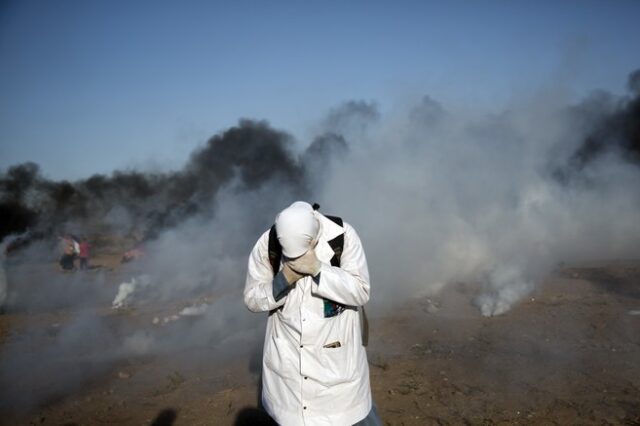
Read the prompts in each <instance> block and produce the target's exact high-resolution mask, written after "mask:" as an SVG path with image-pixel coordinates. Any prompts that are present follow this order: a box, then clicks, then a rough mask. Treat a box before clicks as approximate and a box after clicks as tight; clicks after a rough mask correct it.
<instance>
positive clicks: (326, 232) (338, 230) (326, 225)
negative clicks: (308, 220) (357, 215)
mask: <svg viewBox="0 0 640 426" xmlns="http://www.w3.org/2000/svg"><path fill="white" fill-rule="evenodd" d="M318 220H319V221H320V225H321V226H322V237H323V238H324V239H325V240H327V241H331V240H333V239H334V238H335V237H337V236H338V235H342V234H344V228H343V227H342V226H340V225H338V224H337V223H335V222H334V221H332V220H331V219H328V218H327V217H325V215H323V214H322V213H318Z"/></svg>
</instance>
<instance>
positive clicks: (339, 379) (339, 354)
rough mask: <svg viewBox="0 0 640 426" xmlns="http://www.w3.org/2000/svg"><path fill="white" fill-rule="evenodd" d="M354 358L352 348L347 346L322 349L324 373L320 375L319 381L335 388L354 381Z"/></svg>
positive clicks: (321, 357)
mask: <svg viewBox="0 0 640 426" xmlns="http://www.w3.org/2000/svg"><path fill="white" fill-rule="evenodd" d="M352 358H353V354H352V353H351V351H350V347H348V346H345V345H341V346H339V347H329V348H324V347H323V348H320V362H321V364H322V372H321V374H319V376H320V377H319V380H318V381H319V382H321V383H322V384H324V385H325V386H335V385H337V384H340V383H345V382H350V381H352V380H353V379H354V377H355V373H356V372H355V371H353V368H352V366H353V362H352Z"/></svg>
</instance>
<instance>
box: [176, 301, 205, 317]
mask: <svg viewBox="0 0 640 426" xmlns="http://www.w3.org/2000/svg"><path fill="white" fill-rule="evenodd" d="M207 309H209V305H207V304H206V303H201V304H200V305H197V306H188V307H186V308H184V309H183V310H181V311H180V314H179V315H182V316H191V317H195V316H200V315H204V314H205V312H207Z"/></svg>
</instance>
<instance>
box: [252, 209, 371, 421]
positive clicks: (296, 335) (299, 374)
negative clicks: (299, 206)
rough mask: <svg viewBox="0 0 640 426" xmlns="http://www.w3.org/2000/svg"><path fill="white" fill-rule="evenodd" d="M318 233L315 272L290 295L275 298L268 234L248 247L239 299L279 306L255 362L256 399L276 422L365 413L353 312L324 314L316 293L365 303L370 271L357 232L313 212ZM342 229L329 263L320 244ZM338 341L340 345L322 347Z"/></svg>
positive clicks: (363, 368) (264, 308)
mask: <svg viewBox="0 0 640 426" xmlns="http://www.w3.org/2000/svg"><path fill="white" fill-rule="evenodd" d="M318 218H319V220H320V222H321V226H322V230H321V234H320V237H319V242H318V245H317V246H316V255H317V257H318V259H319V260H320V261H321V262H322V269H321V271H320V274H319V275H318V276H317V277H315V278H312V277H310V276H307V277H304V278H302V279H300V280H298V282H297V283H296V284H295V286H291V287H290V289H291V290H290V291H289V293H288V294H287V295H286V296H284V297H282V298H279V299H278V300H277V301H276V299H275V298H274V294H273V290H274V286H276V287H277V286H278V284H279V283H277V281H278V276H282V273H279V274H278V275H277V276H276V277H275V278H274V276H273V272H272V268H271V264H270V263H269V256H268V241H269V231H267V232H265V233H264V234H262V236H261V237H260V239H259V240H258V242H257V243H256V245H255V246H254V248H253V250H252V252H251V256H250V257H249V265H248V271H247V279H246V284H245V289H244V302H245V304H246V305H247V307H248V308H249V309H250V310H251V311H253V312H268V311H271V310H273V309H276V308H279V307H280V306H282V309H280V310H277V311H275V312H274V313H273V314H272V315H270V316H269V318H268V320H267V330H266V335H265V342H264V352H263V365H262V385H263V389H262V402H263V404H264V407H265V408H266V410H267V412H268V413H269V414H270V415H271V417H273V419H274V420H275V421H277V422H278V423H279V424H280V425H283V426H289V425H291V426H299V425H306V426H314V425H327V426H329V425H330V426H340V425H352V424H354V423H357V422H358V421H360V420H362V419H364V418H365V417H366V416H367V414H368V413H369V411H370V410H371V389H370V386H369V366H368V364H367V355H366V352H365V349H364V347H363V346H362V336H361V330H360V319H359V315H358V312H357V311H356V310H353V309H345V310H344V311H343V312H341V313H340V314H338V315H336V316H333V317H330V318H325V317H324V301H323V298H326V299H329V300H333V301H335V302H338V303H341V304H344V305H350V306H361V305H364V304H365V303H367V301H368V300H369V270H368V267H367V260H366V257H365V254H364V250H363V249H362V244H361V242H360V238H359V237H358V234H356V231H355V230H354V229H353V228H352V227H351V226H350V225H349V224H347V223H344V227H340V226H339V225H337V224H336V223H334V222H333V221H331V220H330V219H327V218H326V217H324V216H322V215H320V214H319V215H318ZM343 233H344V248H343V252H342V256H341V259H340V267H339V268H337V267H333V266H331V264H330V259H331V258H332V257H333V254H334V252H333V250H332V249H331V246H330V245H329V244H328V243H327V241H330V240H332V239H334V238H335V237H337V236H338V235H340V234H343ZM335 342H339V347H332V348H326V347H324V346H325V345H330V344H332V343H333V344H334V345H333V346H337V345H335Z"/></svg>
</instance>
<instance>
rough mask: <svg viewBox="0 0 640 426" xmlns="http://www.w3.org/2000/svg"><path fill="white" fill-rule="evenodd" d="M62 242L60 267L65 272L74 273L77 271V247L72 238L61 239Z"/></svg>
mask: <svg viewBox="0 0 640 426" xmlns="http://www.w3.org/2000/svg"><path fill="white" fill-rule="evenodd" d="M60 239H61V240H62V255H61V256H60V267H61V268H62V270H63V271H73V270H74V269H75V265H74V262H75V258H76V247H75V244H74V241H73V239H72V238H71V237H69V236H65V237H60Z"/></svg>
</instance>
